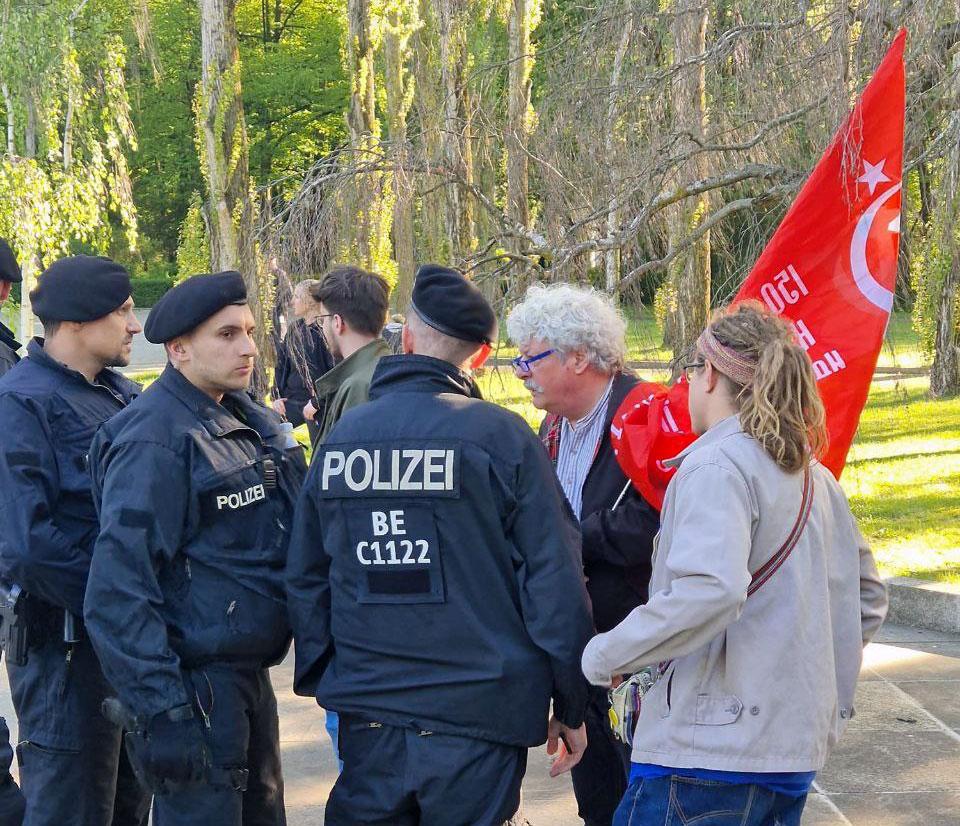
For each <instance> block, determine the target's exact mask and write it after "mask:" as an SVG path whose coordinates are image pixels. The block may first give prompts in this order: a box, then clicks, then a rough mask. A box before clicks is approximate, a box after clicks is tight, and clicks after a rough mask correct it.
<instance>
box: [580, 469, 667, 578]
mask: <svg viewBox="0 0 960 826" xmlns="http://www.w3.org/2000/svg"><path fill="white" fill-rule="evenodd" d="M580 529H581V531H582V533H583V561H584V562H600V561H602V562H610V563H612V564H614V565H620V566H623V567H626V568H629V567H633V566H635V565H649V564H650V558H651V556H652V555H653V539H654V537H655V536H656V535H657V531H659V530H660V514H659V513H657V511H656V510H654V508H653V507H652V506H651V505H650V504H648V503H647V501H646V500H645V499H644V498H643V497H642V496H640V495H639V494H638V493H637V492H636V490H634V489H632V488H631V490H629V491H628V492H627V494H626V496H624V497H623V501H622V502H621V503H620V504H619V505H618V506H617V509H616V510H610V509H609V508H605V509H604V510H599V511H596V512H595V513H591V514H590V515H589V516H588V517H587V518H586V519H584V520H583V522H582V523H581V526H580Z"/></svg>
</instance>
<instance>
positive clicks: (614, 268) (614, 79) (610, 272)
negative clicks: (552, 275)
mask: <svg viewBox="0 0 960 826" xmlns="http://www.w3.org/2000/svg"><path fill="white" fill-rule="evenodd" d="M630 5H631V4H630V3H629V2H628V3H626V4H625V9H624V10H625V17H626V20H625V25H624V27H623V32H622V33H621V35H620V43H619V45H618V46H617V53H616V54H615V55H614V57H613V71H612V72H611V74H610V93H609V97H608V98H607V128H606V131H605V133H604V149H605V150H606V155H607V169H608V171H609V174H610V180H609V187H610V190H609V192H610V200H609V202H608V206H607V238H613V236H614V235H616V233H617V230H618V229H619V227H620V210H619V209H618V208H617V192H618V190H619V180H618V178H619V175H618V171H617V163H616V148H617V137H616V134H617V118H618V110H619V107H618V106H617V102H618V100H619V97H620V78H621V76H622V75H623V63H624V61H625V60H626V57H627V49H628V48H629V47H630V37H631V35H632V34H633V15H632V14H631V12H630ZM604 270H605V275H606V278H605V282H606V288H607V292H610V293H612V292H613V291H614V290H616V288H617V284H619V283H620V250H619V249H610V250H607V253H606V255H605V256H604Z"/></svg>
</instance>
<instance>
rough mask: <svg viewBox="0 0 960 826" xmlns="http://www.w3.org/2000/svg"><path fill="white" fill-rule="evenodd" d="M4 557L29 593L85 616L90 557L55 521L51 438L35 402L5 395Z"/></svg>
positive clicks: (0, 489) (0, 402)
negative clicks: (84, 600) (84, 605)
mask: <svg viewBox="0 0 960 826" xmlns="http://www.w3.org/2000/svg"><path fill="white" fill-rule="evenodd" d="M0 422H2V423H3V428H4V431H5V433H6V438H5V440H4V444H3V447H2V449H0V525H2V526H3V527H2V528H0V558H2V560H3V567H4V570H5V573H6V575H7V576H8V577H9V578H10V579H11V581H12V582H15V583H16V584H17V585H19V586H20V587H21V588H22V589H23V590H24V591H26V592H27V593H30V594H34V595H35V596H38V597H40V598H41V599H43V600H45V601H46V602H49V603H51V604H52V605H57V606H60V607H61V608H66V609H68V610H69V611H71V612H72V613H74V614H80V613H81V612H82V611H83V592H84V588H85V587H86V582H87V567H88V565H89V562H90V560H89V556H88V554H87V552H86V551H84V549H83V548H81V547H79V546H78V545H76V544H75V543H74V542H73V541H72V540H71V539H70V538H69V537H68V536H67V535H66V534H64V533H63V531H61V530H60V529H59V528H58V527H57V525H56V523H55V522H54V519H53V514H54V511H55V509H56V503H57V500H58V498H59V496H60V471H59V466H58V464H57V459H56V456H55V454H54V451H53V445H52V441H51V440H52V438H53V437H52V435H51V433H50V429H49V427H48V426H47V424H46V419H45V418H44V416H43V414H42V413H41V412H40V411H39V410H37V409H36V408H35V407H34V405H33V403H32V402H31V400H30V399H28V398H24V397H18V396H14V395H13V394H11V393H7V394H4V395H3V396H0Z"/></svg>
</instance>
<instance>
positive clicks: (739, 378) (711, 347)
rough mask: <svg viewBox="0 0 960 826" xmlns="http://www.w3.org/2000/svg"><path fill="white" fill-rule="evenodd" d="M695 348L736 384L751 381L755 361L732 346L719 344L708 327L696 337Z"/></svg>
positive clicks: (744, 383) (755, 369)
mask: <svg viewBox="0 0 960 826" xmlns="http://www.w3.org/2000/svg"><path fill="white" fill-rule="evenodd" d="M697 349H698V350H699V351H700V353H701V355H702V356H703V357H704V358H705V359H706V360H707V361H709V362H710V363H711V364H712V365H713V366H714V367H716V368H717V370H719V371H720V372H721V373H723V374H724V375H726V376H729V377H730V378H731V379H733V380H734V381H735V382H736V383H737V384H741V385H744V386H745V385H748V384H750V382H752V381H753V376H754V374H755V373H756V372H757V362H756V361H754V360H753V359H749V358H746V357H745V356H744V355H743V353H739V352H737V351H736V350H734V349H733V348H732V347H727V345H725V344H721V343H720V342H719V341H718V340H717V337H716V336H715V335H714V334H713V330H711V329H710V328H709V327H707V328H706V329H705V330H704V331H703V332H702V333H701V334H700V338H698V339H697Z"/></svg>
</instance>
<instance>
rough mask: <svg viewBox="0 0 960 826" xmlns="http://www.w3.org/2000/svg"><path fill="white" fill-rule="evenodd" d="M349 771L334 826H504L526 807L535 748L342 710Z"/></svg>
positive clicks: (330, 821)
mask: <svg viewBox="0 0 960 826" xmlns="http://www.w3.org/2000/svg"><path fill="white" fill-rule="evenodd" d="M340 759H341V760H343V771H342V772H341V773H340V777H339V778H337V782H336V784H335V785H334V787H333V790H332V791H331V792H330V799H329V800H328V801H327V809H326V813H325V816H324V817H325V819H324V823H326V824H327V826H500V824H502V823H504V822H505V821H506V820H508V819H509V818H510V817H512V816H513V814H514V812H516V811H517V808H518V807H519V805H520V784H521V783H522V782H523V775H524V772H525V771H526V768H527V750H526V749H525V748H518V747H516V746H504V745H500V744H498V743H488V742H485V741H483V740H474V739H472V738H470V737H455V736H452V735H448V734H433V733H427V732H418V731H416V730H415V729H408V728H398V727H396V726H386V725H380V724H379V723H369V722H366V721H364V720H360V719H358V718H356V717H352V716H351V715H348V714H341V715H340Z"/></svg>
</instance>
